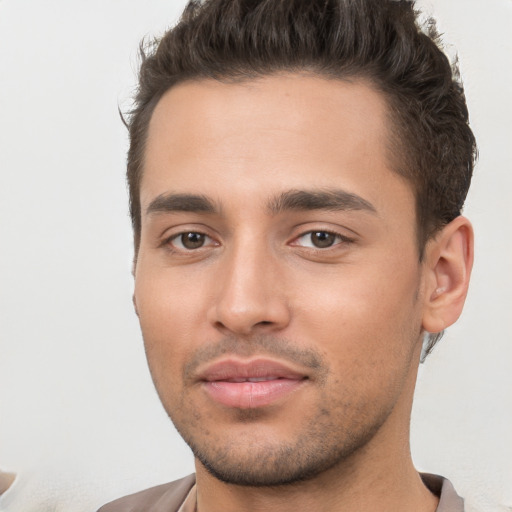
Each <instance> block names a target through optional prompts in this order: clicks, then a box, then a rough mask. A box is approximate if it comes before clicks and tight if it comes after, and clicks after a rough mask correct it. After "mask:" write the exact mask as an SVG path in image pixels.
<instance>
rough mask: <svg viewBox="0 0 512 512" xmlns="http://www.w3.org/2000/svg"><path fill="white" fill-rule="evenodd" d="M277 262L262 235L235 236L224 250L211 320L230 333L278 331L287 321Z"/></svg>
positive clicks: (286, 310)
mask: <svg viewBox="0 0 512 512" xmlns="http://www.w3.org/2000/svg"><path fill="white" fill-rule="evenodd" d="M278 267H279V261H278V259H277V258H276V255H275V254H273V251H272V250H271V247H270V245H269V243H268V241H267V240H265V236H264V235H262V236H257V237H256V236H251V235H250V234H248V235H244V236H239V237H238V239H236V240H234V241H233V243H232V244H231V246H230V247H228V248H227V249H226V253H225V256H224V258H223V262H222V271H221V272H220V273H219V276H218V279H219V281H218V289H219V292H218V294H217V297H216V299H217V300H216V304H215V306H214V312H213V321H214V322H215V323H216V324H217V326H220V325H222V326H223V327H224V328H226V329H228V330H229V331H231V332H234V333H238V334H249V333H250V332H251V331H252V330H254V329H256V328H261V327H263V326H265V328H267V329H269V328H270V329H271V328H274V329H275V328H282V327H283V326H285V325H286V324H287V322H288V320H289V312H288V308H287V304H286V300H285V299H284V297H283V294H282V291H283V288H282V286H280V283H279V281H280V278H279V274H280V273H279V268H278Z"/></svg>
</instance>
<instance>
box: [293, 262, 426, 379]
mask: <svg viewBox="0 0 512 512" xmlns="http://www.w3.org/2000/svg"><path fill="white" fill-rule="evenodd" d="M412 261H413V262H414V260H412ZM319 277H320V276H317V278H316V279H315V280H314V282H313V281H312V282H311V283H309V285H308V286H306V287H304V289H303V290H302V293H301V294H300V296H301V297H302V298H301V300H300V301H299V302H298V308H297V310H296V315H295V318H296V319H297V322H298V324H299V325H300V328H299V331H302V332H308V335H307V337H308V338H310V339H311V340H312V341H313V342H317V343H318V347H319V349H320V350H322V351H323V353H324V356H325V357H327V358H330V360H331V361H336V362H337V364H338V365H342V366H349V362H350V366H351V368H350V370H349V371H352V368H353V365H358V364H363V361H366V362H367V364H368V365H369V366H372V367H380V366H382V364H383V363H384V360H386V361H387V362H388V366H389V365H391V366H394V364H393V359H395V362H396V364H398V363H399V361H402V360H403V357H405V356H406V354H407V353H408V352H409V351H410V350H411V348H412V347H413V346H414V344H415V341H416V340H417V337H418V336H419V334H420V330H421V315H420V307H419V304H418V288H419V282H420V279H419V267H418V265H417V264H415V263H412V264H410V265H408V266H407V265H403V264H398V265H397V264H396V258H393V260H391V259H390V260H389V261H386V260H385V259H382V260H381V261H379V262H375V264H373V265H364V266H359V267H358V266H351V267H349V266H347V267H346V268H339V269H336V270H335V271H334V270H333V271H330V272H328V273H325V274H324V275H322V276H321V278H320V279H319ZM306 288H307V289H308V291H307V290H306Z"/></svg>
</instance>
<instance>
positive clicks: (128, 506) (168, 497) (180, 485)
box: [98, 474, 464, 512]
mask: <svg viewBox="0 0 512 512" xmlns="http://www.w3.org/2000/svg"><path fill="white" fill-rule="evenodd" d="M421 478H422V480H423V482H424V483H425V485H426V486H427V487H428V488H429V489H430V490H431V491H432V492H433V493H434V494H436V495H437V496H439V505H438V507H437V510H436V512H464V500H463V499H462V498H461V497H460V496H459V495H458V494H457V493H456V492H455V489H454V488H453V485H452V484H451V483H450V481H449V480H446V478H443V477H440V476H437V475H429V474H422V475H421ZM98 512H197V511H196V486H195V476H194V475H190V476H187V477H185V478H182V479H181V480H177V481H175V482H171V483H170V484H164V485H159V486H158V487H152V488H151V489H147V490H146V491H142V492H138V493H136V494H132V495H130V496H125V497H124V498H120V499H118V500H116V501H113V502H111V503H108V504H107V505H104V506H103V507H101V508H100V509H99V510H98Z"/></svg>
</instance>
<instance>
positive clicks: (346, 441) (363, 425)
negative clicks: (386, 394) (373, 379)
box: [171, 404, 389, 487]
mask: <svg viewBox="0 0 512 512" xmlns="http://www.w3.org/2000/svg"><path fill="white" fill-rule="evenodd" d="M351 405H352V404H346V406H344V407H343V408H345V409H349V408H350V407H351ZM358 412H359V411H355V410H353V409H351V410H350V412H349V414H350V415H351V416H352V415H355V416H356V417H357V418H358V419H357V421H355V420H351V421H347V423H341V424H340V423H339V422H335V421H334V420H333V418H332V416H333V415H332V413H330V412H329V411H327V410H321V411H319V413H318V414H317V415H316V417H314V418H310V419H309V420H308V421H307V423H306V424H304V426H303V428H302V429H301V430H300V432H299V433H298V434H295V438H294V439H287V440H286V441H285V442H280V443H272V442H269V441H265V440H262V439H258V438H256V439H254V437H252V436H251V437H249V436H246V437H244V438H243V439H236V440H235V439H233V438H232V437H230V435H229V432H226V435H225V436H222V437H221V438H219V437H215V436H212V435H211V434H209V433H208V434H209V435H204V434H203V433H202V432H201V431H199V432H198V431H197V430H196V428H187V427H186V426H185V425H184V424H183V422H181V421H180V420H179V418H177V417H176V415H172V416H171V419H172V420H173V423H174V425H175V426H176V428H177V430H178V432H179V433H180V434H181V436H182V437H183V439H184V440H185V442H186V443H187V444H188V445H189V447H190V448H191V450H192V452H193V454H194V456H195V457H196V459H197V460H198V461H199V462H200V463H201V464H202V465H203V466H204V468H205V469H206V470H207V471H208V472H209V473H210V474H211V475H212V476H213V477H215V478H217V479H218V480H220V481H222V482H225V483H228V484H234V485H239V486H249V487H278V486H290V485H293V484H296V483H300V482H305V481H308V480H311V479H314V478H315V477H317V476H319V475H320V474H322V473H325V472H327V471H329V470H331V469H334V468H336V467H339V468H340V469H341V467H342V466H343V467H344V468H345V469H350V467H351V465H352V460H351V459H352V456H353V455H354V454H355V453H357V452H358V451H360V450H361V449H363V448H364V447H365V446H366V445H367V443H368V442H369V441H370V440H371V439H372V438H373V437H374V436H375V434H376V433H377V431H378V430H379V428H380V427H381V426H382V425H383V424H384V422H385V421H386V418H387V417H388V416H389V412H388V411H382V412H381V414H380V415H379V416H377V417H375V416H373V418H372V419H371V420H370V422H368V418H367V417H366V414H367V413H366V412H363V411H360V412H361V415H358ZM354 413H355V414H354ZM173 416H174V418H173ZM178 416H179V415H178ZM257 416H258V414H257V411H256V412H254V411H249V414H247V413H244V412H242V414H241V415H240V421H242V422H245V423H247V425H250V424H251V422H253V421H256V417H257ZM334 416H336V417H338V415H337V414H335V415H334ZM196 417H197V419H198V420H199V421H198V424H199V425H200V424H201V422H202V421H204V419H203V418H202V417H201V415H199V417H198V415H197V414H196ZM347 419H348V418H347ZM254 428H257V426H256V427H254ZM248 430H249V431H250V428H248Z"/></svg>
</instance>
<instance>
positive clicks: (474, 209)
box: [0, 0, 512, 512]
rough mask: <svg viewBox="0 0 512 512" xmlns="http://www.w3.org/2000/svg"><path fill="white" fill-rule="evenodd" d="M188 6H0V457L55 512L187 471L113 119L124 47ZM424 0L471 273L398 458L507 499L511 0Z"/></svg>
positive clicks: (125, 94) (128, 68)
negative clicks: (135, 290)
mask: <svg viewBox="0 0 512 512" xmlns="http://www.w3.org/2000/svg"><path fill="white" fill-rule="evenodd" d="M183 3H184V2H183V1H181V0H180V1H171V0H151V1H145V2H141V1H136V0H110V1H105V0H87V1H86V0H46V1H36V0H0V467H2V468H4V469H11V470H15V471H18V472H20V474H21V475H22V476H23V477H24V478H25V481H26V482H28V483H27V484H26V485H27V489H28V490H27V493H29V492H31V491H30V489H36V488H38V487H39V489H40V490H41V489H43V490H44V492H47V493H49V494H54V495H55V496H59V501H60V505H59V507H58V508H57V510H62V511H64V510H65V511H66V512H75V511H76V512H78V511H82V510H83V511H86V510H94V508H95V507H96V506H97V505H100V504H101V503H103V502H104V501H106V500H108V499H111V498H113V497H116V496H118V495H121V494H124V493H127V492H131V491H135V490H138V489H140V488H143V487H146V486H149V485H152V484H157V483H161V482H164V481H168V480H171V479H173V478H176V477H179V476H181V475H184V474H186V473H188V472H191V471H192V470H193V464H192V457H191V456H190V454H189V452H188V449H187V447H186V446H184V445H183V443H182V441H181V440H180V438H179V436H178V435H177V434H176V432H175V431H174V429H173V427H172V425H171V423H170V421H169V420H168V419H167V417H166V415H165V413H164V412H163V410H162V408H161V406H160V404H159V401H158V398H157V396H156V393H155V391H154V389H153V385H152V383H151V381H150V378H149V374H148V371H147V369H146V363H145V358H144V352H143V348H142V342H141V336H140V333H139V328H138V324H137V321H136V317H135V315H134V314H133V311H132V305H131V293H132V279H131V275H130V271H131V255H132V247H131V231H130V225H129V219H128V215H127V205H126V203H127V198H126V190H125V185H124V163H125V152H126V148H127V138H126V133H125V129H124V127H123V126H122V124H121V122H120V120H119V116H118V113H117V105H118V103H119V104H120V105H121V107H128V106H129V96H130V93H131V91H132V88H133V86H134V84H135V75H134V73H135V70H136V67H137V45H138V42H139V40H140V39H141V38H142V37H143V36H145V35H147V34H159V33H161V32H162V31H163V30H164V29H165V28H166V27H167V26H169V25H170V24H172V23H173V22H174V21H175V20H176V18H177V15H178V13H179V12H180V11H181V8H182V6H183ZM420 5H421V6H424V7H425V8H426V11H427V12H429V13H433V14H434V15H435V16H436V17H437V18H438V22H439V27H440V29H441V31H442V32H443V33H444V34H445V40H446V42H447V43H451V44H452V45H453V47H454V48H449V52H451V53H453V52H454V49H456V50H457V51H458V53H459V57H460V62H461V68H462V73H463V78H464V80H465V85H466V92H467V98H468V103H469V108H470V112H471V122H472V126H473V128H474V131H475V134H476V136H477V139H478V142H479V148H480V161H479V164H478V166H477V170H476V174H475V177H474V182H473V188H472V192H471V193H470V196H469V198H468V205H467V208H466V214H467V215H468V216H469V217H470V218H471V219H472V221H473V222H474V226H475V231H476V240H477V242H476V263H475V269H474V274H473V282H472V286H471V289H470V295H469V299H468V302H467V306H466V309H465V313H464V314H463V317H462V318H461V320H460V321H459V323H458V324H457V325H456V326H454V327H453V328H451V329H449V330H448V332H447V334H446V336H445V338H444V339H443V340H442V342H441V343H440V345H439V346H438V347H437V348H436V350H435V351H434V354H433V355H432V356H430V357H429V359H428V360H427V363H426V364H425V365H424V366H423V367H422V369H421V372H420V378H419V384H418V390H417V397H416V403H415V407H414V411H413V426H412V448H413V455H414V459H415V461H416V464H417V466H418V467H419V468H420V469H422V470H426V471H430V472H436V473H440V474H443V475H445V476H448V477H449V478H451V479H452V481H453V482H454V483H455V485H456V487H457V489H458V490H459V492H460V493H461V494H463V495H469V494H482V493H485V494H489V495H491V496H492V497H493V498H494V499H495V500H497V501H499V502H501V503H503V504H507V505H511V506H512V489H511V482H512V434H511V432H512V372H511V371H510V367H511V360H512V339H511V334H510V322H511V319H512V271H511V264H512V205H511V203H512V201H511V193H512V178H511V176H512V172H511V170H512V169H511V164H512V152H511V146H512V139H511V134H512V126H511V125H512V108H511V107H512V102H511V90H512V73H511V66H510V62H511V60H510V58H511V56H512V52H511V49H512V36H511V33H512V1H510V0H487V1H485V2H482V1H481V0H436V1H425V2H421V4H420ZM38 492H39V491H38Z"/></svg>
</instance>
